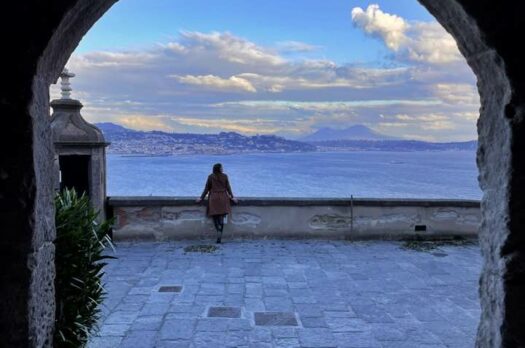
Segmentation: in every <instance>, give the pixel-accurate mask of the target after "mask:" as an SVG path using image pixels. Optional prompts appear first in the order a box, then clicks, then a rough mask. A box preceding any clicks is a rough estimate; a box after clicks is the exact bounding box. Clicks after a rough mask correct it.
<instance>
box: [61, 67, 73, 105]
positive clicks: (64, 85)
mask: <svg viewBox="0 0 525 348" xmlns="http://www.w3.org/2000/svg"><path fill="white" fill-rule="evenodd" d="M72 77H75V74H73V73H70V72H69V70H67V69H66V68H64V70H63V71H62V73H61V74H60V79H61V81H60V89H61V91H62V93H61V94H62V98H61V99H71V91H72V90H73V89H72V88H71V83H70V82H69V79H70V78H72Z"/></svg>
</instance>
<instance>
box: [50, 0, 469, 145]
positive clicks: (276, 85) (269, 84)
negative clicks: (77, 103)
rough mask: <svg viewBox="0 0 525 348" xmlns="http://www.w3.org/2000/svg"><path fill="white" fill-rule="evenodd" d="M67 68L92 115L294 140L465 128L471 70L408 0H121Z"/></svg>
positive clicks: (438, 133)
mask: <svg viewBox="0 0 525 348" xmlns="http://www.w3.org/2000/svg"><path fill="white" fill-rule="evenodd" d="M67 66H68V68H70V70H73V72H75V73H77V77H76V78H75V79H73V80H72V83H73V88H74V89H75V92H74V93H75V97H77V98H79V99H81V100H82V102H83V103H84V104H85V105H86V108H85V109H84V115H85V117H86V118H87V119H88V120H90V121H93V122H99V121H111V122H116V123H120V124H123V125H125V126H127V127H130V128H135V129H144V130H148V129H162V130H166V131H173V132H198V133H212V132H218V131H238V132H241V133H245V134H255V133H264V134H278V135H283V136H286V137H290V138H297V137H301V136H303V135H305V134H308V133H311V132H313V131H315V130H316V129H318V128H321V127H333V128H343V127H347V126H350V125H353V124H365V125H367V126H369V127H371V128H373V129H375V130H377V131H379V132H382V133H385V134H388V135H392V136H398V137H402V138H410V139H425V140H433V141H449V140H468V139H473V138H475V120H476V119H477V113H478V109H479V97H478V95H477V92H476V90H475V78H474V76H473V74H472V72H471V71H470V69H469V68H468V66H467V65H466V62H465V60H464V59H463V58H462V57H461V56H460V55H459V52H458V50H457V47H456V46H455V43H454V41H453V39H452V38H451V37H450V36H449V35H448V34H447V33H446V32H445V31H444V30H443V29H442V28H441V27H440V26H439V24H437V23H436V22H435V20H434V19H433V17H432V16H431V15H430V14H429V13H428V12H427V11H426V10H425V9H424V8H423V7H422V6H421V5H419V3H418V2H417V1H416V0H396V1H392V0H389V1H375V2H369V1H340V0H324V1H313V0H302V1H297V0H295V1H291V0H288V1H282V0H281V1H275V0H265V1H259V0H257V1H246V0H227V1H211V0H194V1H191V2H188V1H174V0H149V1H145V0H121V1H119V2H118V3H117V4H116V5H115V6H114V7H113V8H112V9H111V10H110V11H109V12H108V13H107V14H106V15H105V16H104V17H103V18H102V19H101V20H100V21H99V22H98V23H96V25H95V26H94V27H93V28H92V29H91V31H90V32H89V33H88V34H87V35H86V37H85V38H84V39H83V40H82V42H81V43H80V45H79V47H78V48H77V50H76V51H75V53H74V54H73V56H72V57H71V59H70V62H69V63H68V65H67ZM56 95H57V91H56V87H55V88H53V89H52V96H56Z"/></svg>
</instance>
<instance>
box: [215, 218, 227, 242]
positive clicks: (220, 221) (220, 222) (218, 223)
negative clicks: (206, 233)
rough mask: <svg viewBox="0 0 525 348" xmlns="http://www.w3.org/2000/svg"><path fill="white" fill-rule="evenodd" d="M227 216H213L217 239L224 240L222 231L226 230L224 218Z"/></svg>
mask: <svg viewBox="0 0 525 348" xmlns="http://www.w3.org/2000/svg"><path fill="white" fill-rule="evenodd" d="M225 216H226V214H221V215H213V225H214V226H215V230H216V231H217V239H221V238H222V230H223V229H224V217H225Z"/></svg>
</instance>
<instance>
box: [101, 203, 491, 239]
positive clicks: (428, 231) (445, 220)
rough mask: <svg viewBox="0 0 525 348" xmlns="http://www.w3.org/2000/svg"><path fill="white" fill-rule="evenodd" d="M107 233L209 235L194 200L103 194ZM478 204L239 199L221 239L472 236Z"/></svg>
mask: <svg viewBox="0 0 525 348" xmlns="http://www.w3.org/2000/svg"><path fill="white" fill-rule="evenodd" d="M108 211H109V214H110V215H111V214H112V215H113V216H115V218H116V223H115V226H114V229H113V237H114V239H115V240H116V241H123V240H156V241H164V240H177V239H205V238H211V237H213V236H214V235H215V232H214V229H213V224H212V221H211V219H209V218H207V217H206V207H205V205H204V204H196V203H195V200H194V198H185V197H182V198H179V197H177V198H175V197H110V198H108ZM480 221H481V212H480V203H479V202H478V201H463V200H413V199H354V200H353V202H351V201H350V200H349V199H313V198H312V199H304V198H244V199H243V198H241V199H240V202H239V204H237V205H234V206H233V208H232V214H231V216H230V217H229V218H228V221H227V224H226V226H225V229H224V237H225V238H324V239H355V240H359V239H389V240H395V239H405V238H411V237H416V236H420V237H423V238H429V239H432V238H444V237H451V236H461V237H467V238H468V237H473V238H474V237H477V233H478V228H479V224H480Z"/></svg>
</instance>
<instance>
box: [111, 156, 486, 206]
mask: <svg viewBox="0 0 525 348" xmlns="http://www.w3.org/2000/svg"><path fill="white" fill-rule="evenodd" d="M475 158H476V154H475V152H473V151H437V152H333V153H326V152H307V153H256V154H236V155H179V156H122V155H112V154H110V155H108V194H109V195H110V196H192V197H197V196H198V195H200V193H201V192H202V189H203V187H204V183H205V181H206V177H207V175H208V174H209V173H210V172H211V167H212V165H213V164H214V163H217V162H220V163H222V164H223V166H224V170H225V172H226V173H227V174H228V176H229V177H230V182H231V184H232V188H233V191H234V194H235V195H236V196H239V197H313V198H328V197H350V195H353V196H354V197H356V198H359V197H361V198H364V197H369V198H432V199H434V198H437V199H441V198H442V199H446V198H449V199H476V200H477V199H480V198H481V190H480V189H479V185H478V182H477V176H478V170H477V167H476V162H475Z"/></svg>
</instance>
